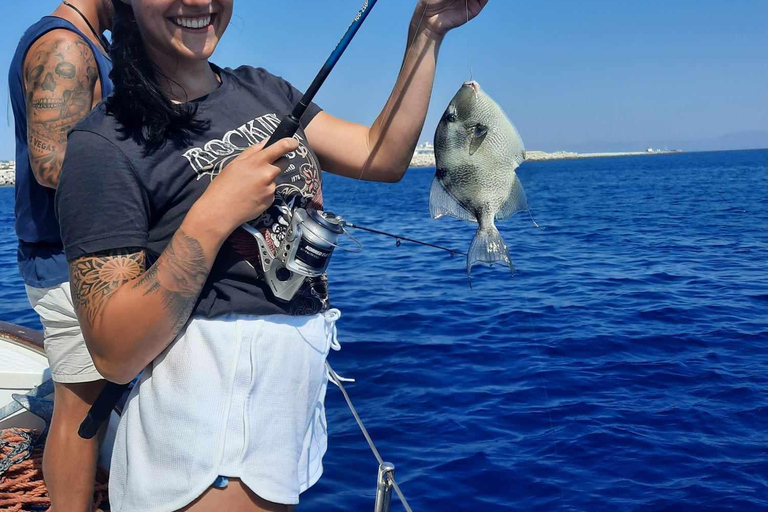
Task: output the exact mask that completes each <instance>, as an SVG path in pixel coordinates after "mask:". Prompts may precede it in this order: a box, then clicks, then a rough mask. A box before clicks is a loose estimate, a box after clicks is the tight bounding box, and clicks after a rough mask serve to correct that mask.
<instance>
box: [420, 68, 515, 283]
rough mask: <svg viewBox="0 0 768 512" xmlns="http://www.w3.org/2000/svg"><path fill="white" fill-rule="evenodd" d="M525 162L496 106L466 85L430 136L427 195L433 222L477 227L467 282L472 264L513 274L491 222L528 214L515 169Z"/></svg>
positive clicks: (512, 131) (510, 127)
mask: <svg viewBox="0 0 768 512" xmlns="http://www.w3.org/2000/svg"><path fill="white" fill-rule="evenodd" d="M524 159H525V147H524V146H523V141H522V139H521V138H520V134H519V133H518V132H517V129H516V128H515V127H514V126H513V125H512V123H511V122H510V121H509V119H508V118H507V116H506V115H505V114H504V111H503V110H502V109H501V107H500V106H499V105H498V104H497V103H496V102H495V101H493V99H491V97H490V96H488V95H487V94H485V92H484V91H482V90H481V89H480V85H479V84H478V83H477V82H474V81H472V82H466V83H464V84H463V85H462V86H461V89H459V92H457V93H456V95H455V96H454V97H453V99H452V100H451V103H450V104H449V105H448V108H447V109H446V110H445V113H444V114H443V118H442V119H441V120H440V123H439V124H438V125H437V131H436V132H435V160H436V164H437V171H436V172H435V178H434V180H433V181H432V188H431V190H430V194H429V211H430V213H431V215H432V218H434V219H437V218H440V217H442V216H444V215H451V216H453V217H456V218H459V219H462V220H465V221H468V222H476V223H478V225H479V226H478V229H477V233H476V234H475V237H474V239H473V240H472V244H471V245H470V247H469V253H468V254H467V277H468V278H470V286H471V277H470V275H471V271H472V265H474V264H475V263H484V264H487V265H493V264H494V263H500V264H503V265H507V266H508V267H509V268H510V271H511V272H512V273H513V274H514V271H513V267H512V262H511V260H510V258H509V253H508V250H507V244H506V243H504V240H503V239H502V238H501V234H500V233H499V231H498V229H496V225H495V224H494V221H495V220H502V219H506V218H508V217H511V216H512V215H514V214H515V213H517V212H521V211H526V210H528V202H527V199H526V197H525V192H524V191H523V186H522V184H521V183H520V179H519V178H518V177H517V173H516V172H515V170H516V169H517V168H518V166H519V165H520V164H521V163H522V162H523V160H524Z"/></svg>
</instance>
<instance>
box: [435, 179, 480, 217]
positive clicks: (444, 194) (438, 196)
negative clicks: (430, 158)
mask: <svg viewBox="0 0 768 512" xmlns="http://www.w3.org/2000/svg"><path fill="white" fill-rule="evenodd" d="M429 213H430V215H432V218H433V219H439V218H440V217H442V216H444V215H450V216H452V217H456V218H457V219H461V220H466V221H468V222H477V219H476V218H475V216H474V215H472V214H471V213H470V212H468V211H467V210H466V208H464V207H463V206H462V205H461V204H459V202H458V201H457V200H456V199H454V198H453V196H452V195H451V194H449V193H448V191H447V190H445V187H443V185H442V183H440V180H439V179H438V178H437V176H435V178H434V179H433V180H432V187H431V188H430V189H429Z"/></svg>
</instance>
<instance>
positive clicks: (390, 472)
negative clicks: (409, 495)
mask: <svg viewBox="0 0 768 512" xmlns="http://www.w3.org/2000/svg"><path fill="white" fill-rule="evenodd" d="M390 477H392V478H394V477H395V465H394V464H392V463H391V462H382V463H381V465H380V466H379V476H378V478H377V479H376V505H375V506H374V509H373V511H374V512H389V504H390V501H391V500H392V481H391V480H390Z"/></svg>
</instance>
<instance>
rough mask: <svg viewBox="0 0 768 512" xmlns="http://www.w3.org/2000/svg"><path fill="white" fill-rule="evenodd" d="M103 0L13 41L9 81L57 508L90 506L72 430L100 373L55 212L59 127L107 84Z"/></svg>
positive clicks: (62, 131) (92, 452)
mask: <svg viewBox="0 0 768 512" xmlns="http://www.w3.org/2000/svg"><path fill="white" fill-rule="evenodd" d="M112 14H113V7H112V2H111V0H69V1H68V2H67V1H65V2H62V4H61V5H59V6H58V8H57V9H56V10H55V11H53V13H52V14H51V15H49V16H45V17H43V18H42V19H41V20H40V21H38V22H37V23H35V24H34V25H32V26H31V27H30V28H29V29H27V31H26V32H25V33H24V35H23V36H22V37H21V40H20V41H19V44H18V47H17V48H16V53H15V55H14V58H13V61H12V63H11V67H10V71H9V75H8V82H9V91H10V94H11V103H12V107H13V114H14V117H15V124H16V204H15V210H16V234H17V236H18V238H19V246H18V261H19V270H20V272H21V276H22V278H23V279H24V283H25V286H26V289H27V296H28V298H29V301H30V303H31V305H32V307H33V308H34V309H35V311H36V312H37V313H38V314H39V315H40V321H41V322H42V324H43V328H44V334H45V352H46V355H47V356H48V362H49V365H50V368H51V376H52V378H53V381H54V389H55V394H54V413H53V420H52V422H51V425H50V432H49V434H48V440H47V443H46V448H45V455H44V458H43V473H44V477H45V482H46V485H47V486H48V491H49V494H50V497H51V504H52V506H53V509H54V510H55V511H56V512H65V511H90V510H91V505H92V503H91V502H92V495H93V479H94V474H95V471H96V459H97V455H98V439H97V438H94V439H92V440H83V439H81V438H80V437H79V436H78V435H77V428H78V425H79V423H80V422H81V421H82V420H83V418H84V417H85V415H86V413H87V412H88V409H89V408H90V406H91V404H92V403H93V401H94V400H95V399H96V397H97V396H98V394H99V392H100V391H101V389H102V388H103V386H104V384H105V381H104V380H103V378H102V376H101V375H100V374H99V372H98V371H97V370H96V368H95V366H94V365H93V361H92V359H91V357H90V355H89V354H88V351H87V349H86V346H85V342H84V340H83V335H82V332H81V330H80V326H79V324H78V321H77V316H76V315H75V310H74V307H73V304H72V299H71V295H70V288H69V282H68V280H69V271H68V266H67V262H66V259H65V257H64V248H63V245H62V242H61V236H60V234H59V224H58V222H57V220H56V216H55V210H54V194H55V191H56V187H57V186H58V182H59V172H60V171H61V166H62V162H63V160H64V153H65V150H66V146H67V132H68V131H69V130H70V128H72V127H73V126H74V125H75V124H76V123H77V122H78V121H79V120H80V119H82V118H83V117H85V116H86V115H87V114H88V112H90V110H91V109H92V108H93V107H94V106H96V104H98V103H99V102H100V101H101V100H102V99H103V98H106V96H107V95H108V94H109V93H110V92H111V91H112V83H111V82H110V80H109V72H110V70H111V68H112V64H111V61H110V60H109V58H108V57H107V44H106V42H105V39H104V36H103V32H104V31H105V30H109V29H110V27H111V23H112Z"/></svg>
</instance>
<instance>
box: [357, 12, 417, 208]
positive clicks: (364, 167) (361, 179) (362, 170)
mask: <svg viewBox="0 0 768 512" xmlns="http://www.w3.org/2000/svg"><path fill="white" fill-rule="evenodd" d="M428 8H429V3H426V4H425V5H424V10H423V11H421V17H420V18H419V23H418V24H417V25H416V30H415V31H414V32H413V38H411V41H410V42H409V43H408V47H407V48H406V50H405V57H403V66H405V63H406V61H407V60H408V57H409V56H410V55H411V50H413V43H415V42H416V37H418V35H419V29H420V28H421V24H422V23H423V22H424V15H425V14H427V9H428ZM366 163H367V161H366ZM365 170H366V164H363V167H362V168H360V174H359V175H358V177H357V179H356V180H355V188H353V189H352V194H351V195H350V196H349V198H348V199H347V204H346V205H345V206H344V210H346V209H348V208H349V205H351V204H352V200H353V199H354V198H355V196H357V189H358V188H359V187H360V182H361V181H363V174H365Z"/></svg>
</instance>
